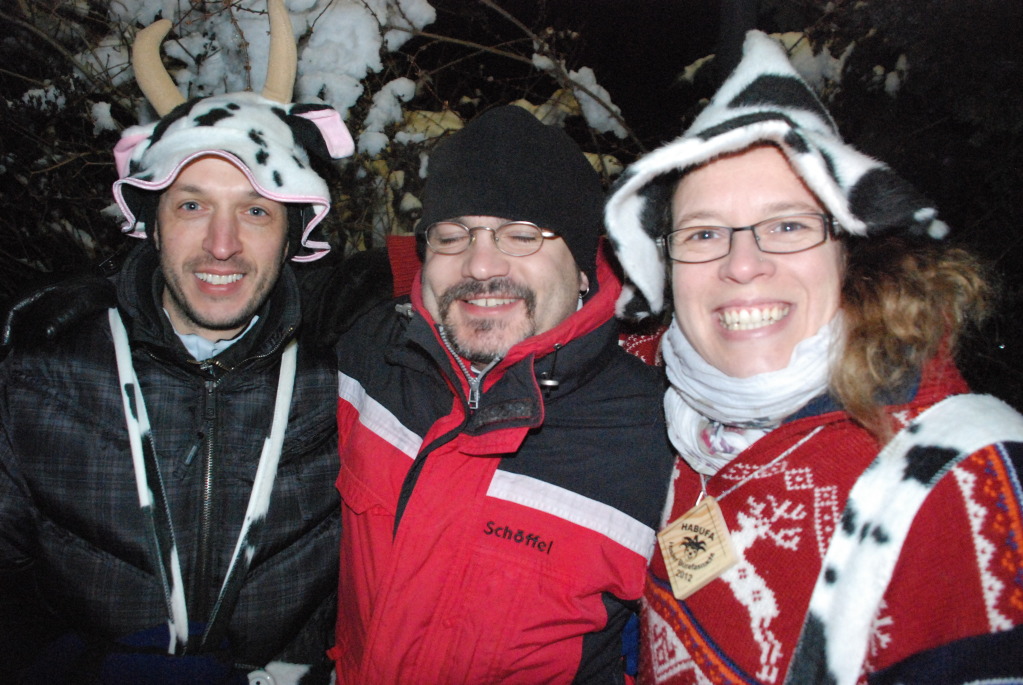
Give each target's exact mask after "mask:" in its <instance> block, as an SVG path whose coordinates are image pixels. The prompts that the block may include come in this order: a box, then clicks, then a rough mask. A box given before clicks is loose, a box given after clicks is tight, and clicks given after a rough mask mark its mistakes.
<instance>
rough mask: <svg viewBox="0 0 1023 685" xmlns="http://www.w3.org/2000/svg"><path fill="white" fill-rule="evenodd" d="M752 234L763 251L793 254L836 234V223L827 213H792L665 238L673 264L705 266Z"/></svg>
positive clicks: (692, 228)
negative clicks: (741, 237)
mask: <svg viewBox="0 0 1023 685" xmlns="http://www.w3.org/2000/svg"><path fill="white" fill-rule="evenodd" d="M739 231H753V238H754V239H755V240H756V243H757V247H758V248H759V249H760V251H761V252H767V253H769V254H791V253H793V252H803V251H804V250H810V249H813V248H815V247H817V246H819V245H823V244H824V243H825V242H827V240H828V237H829V236H832V237H833V236H834V235H835V220H834V219H833V218H832V217H830V216H828V215H827V214H792V215H789V216H778V217H774V218H772V219H764V220H763V221H758V222H757V223H755V224H753V225H752V226H741V227H738V228H732V227H729V226H687V227H686V228H679V229H676V230H674V231H671V232H670V233H668V235H666V236H665V237H664V246H665V250H666V251H667V253H668V257H669V258H670V259H671V260H672V261H676V262H683V263H685V264H702V263H703V262H713V261H714V260H716V259H721V258H723V257H725V256H726V255H728V253H729V252H731V251H732V236H733V235H734V234H736V233H738V232H739Z"/></svg>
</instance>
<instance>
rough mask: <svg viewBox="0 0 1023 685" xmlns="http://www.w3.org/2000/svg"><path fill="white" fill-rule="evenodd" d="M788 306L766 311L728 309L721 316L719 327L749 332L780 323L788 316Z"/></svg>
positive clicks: (769, 308)
mask: <svg viewBox="0 0 1023 685" xmlns="http://www.w3.org/2000/svg"><path fill="white" fill-rule="evenodd" d="M788 313H789V308H788V306H777V307H768V308H767V309H730V310H728V311H726V312H724V313H722V314H721V317H720V319H721V325H723V326H724V327H725V328H726V329H727V330H730V331H750V330H753V329H754V328H763V327H764V326H770V325H771V324H773V323H777V322H778V321H781V320H782V319H784V318H785V317H786V316H788Z"/></svg>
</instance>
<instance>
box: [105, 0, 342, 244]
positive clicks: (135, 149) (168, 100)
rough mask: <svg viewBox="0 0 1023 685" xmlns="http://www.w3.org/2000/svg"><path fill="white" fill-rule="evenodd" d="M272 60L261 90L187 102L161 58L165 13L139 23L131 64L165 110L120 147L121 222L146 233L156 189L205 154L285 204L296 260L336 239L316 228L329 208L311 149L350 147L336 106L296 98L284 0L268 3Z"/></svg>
mask: <svg viewBox="0 0 1023 685" xmlns="http://www.w3.org/2000/svg"><path fill="white" fill-rule="evenodd" d="M268 8H269V14H270V26H271V51H270V66H269V68H268V70H267V71H268V74H267V82H266V85H265V87H264V89H263V93H262V94H257V93H250V92H240V93H228V94H226V95H214V96H210V97H206V98H202V99H198V100H192V101H190V102H185V101H184V98H183V97H182V96H181V94H180V93H179V92H178V90H177V87H176V86H175V85H174V82H173V81H172V80H171V78H170V75H169V74H167V72H166V70H165V69H164V68H163V65H162V64H161V62H160V54H159V45H160V43H161V42H162V40H163V38H164V37H165V36H166V35H167V32H168V31H169V30H170V27H171V24H170V22H169V21H167V20H166V19H163V20H160V21H158V22H156V23H154V24H152V25H150V26H149V27H147V28H146V29H143V30H142V31H140V32H139V34H138V35H137V37H136V40H135V46H134V50H133V54H132V64H133V66H134V68H135V77H136V80H137V81H138V83H139V86H140V87H141V89H142V91H143V93H145V95H146V97H147V98H148V99H149V101H150V103H151V104H152V105H153V107H154V109H156V111H157V113H158V114H160V115H161V117H162V118H160V119H159V120H157V121H155V122H153V123H151V124H146V125H140V126H133V127H131V128H129V129H126V130H125V131H124V133H123V134H122V136H121V140H120V141H119V142H118V144H117V146H116V147H115V148H114V157H115V160H116V162H117V170H118V175H119V177H120V178H119V179H118V180H117V181H116V182H115V183H114V187H113V192H114V198H115V199H116V200H117V204H118V205H119V206H120V208H121V211H122V212H123V213H124V216H125V220H126V221H125V224H124V227H123V230H124V231H125V232H130V233H131V235H133V236H136V237H144V236H145V235H146V233H147V231H149V230H150V228H151V227H150V226H148V225H147V224H150V223H151V222H153V221H155V218H156V213H155V206H156V197H157V196H158V191H161V190H163V189H165V188H167V187H168V186H169V185H171V184H172V183H173V182H174V179H175V178H177V176H178V174H179V173H180V172H181V170H182V169H183V168H184V167H185V166H186V165H187V164H188V163H189V162H191V161H193V160H195V159H197V158H199V157H204V156H216V157H221V158H223V159H226V160H227V161H229V162H231V163H232V164H234V165H235V166H236V167H238V168H239V169H240V170H241V171H242V172H243V173H244V174H245V175H246V177H247V178H248V180H249V182H250V183H251V184H252V186H253V187H254V188H255V189H256V191H257V192H258V193H259V194H260V195H262V196H263V197H266V198H269V199H271V200H275V201H277V202H282V203H286V204H287V205H288V219H289V235H291V243H292V252H293V253H295V252H297V248H298V246H299V245H301V247H303V248H305V249H306V252H305V253H302V254H296V255H295V256H294V257H293V259H295V261H310V260H313V259H316V258H318V257H320V256H322V255H323V254H325V253H326V251H327V250H329V249H330V245H329V244H328V243H327V242H326V241H324V240H315V239H312V238H311V237H310V234H311V233H312V230H313V228H314V227H315V226H316V225H317V224H318V223H319V222H320V221H321V220H322V219H323V217H324V216H326V214H327V211H328V210H329V209H330V192H329V189H328V187H327V183H326V182H325V181H324V179H323V178H322V177H321V176H320V175H319V174H318V173H317V172H316V171H314V170H313V168H312V167H311V166H310V162H309V159H310V156H315V157H319V158H321V159H339V158H341V157H346V156H348V155H350V154H351V153H352V152H353V150H354V143H353V141H352V137H351V134H350V133H349V132H348V129H347V128H346V127H345V125H344V123H343V122H342V121H341V116H340V114H338V112H337V111H336V110H335V109H333V108H332V107H329V106H327V105H323V104H292V103H290V99H291V92H292V88H293V87H294V81H295V65H296V54H295V53H296V49H295V43H294V38H293V36H292V33H291V23H290V21H289V19H288V13H287V10H286V9H285V8H284V5H283V2H282V1H281V0H269V2H268Z"/></svg>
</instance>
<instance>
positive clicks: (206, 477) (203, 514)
mask: <svg viewBox="0 0 1023 685" xmlns="http://www.w3.org/2000/svg"><path fill="white" fill-rule="evenodd" d="M294 331H295V327H294V326H292V327H290V328H289V329H288V330H287V331H285V332H284V334H283V335H282V336H281V340H280V341H279V342H278V343H277V344H276V345H274V346H273V348H272V349H270V350H268V351H267V352H266V353H264V354H260V355H256V356H253V357H248V358H247V359H243V360H242V361H240V362H239V363H238V364H235V365H234V366H233V367H226V366H224V365H223V364H220V363H219V362H216V361H210V362H195V361H193V362H192V363H193V364H196V365H197V366H198V367H199V369H200V370H201V371H205V372H208V371H209V370H210V369H211V368H212V367H217V368H219V369H220V370H221V371H223V375H221V376H220V377H219V378H212V379H207V380H205V381H203V406H202V412H203V426H204V428H205V429H206V430H205V435H202V434H200V436H201V437H200V443H201V442H202V441H203V440H205V446H206V450H205V452H206V458H205V460H204V463H203V476H202V477H203V486H202V500H201V502H200V520H199V536H198V539H197V543H198V544H197V547H196V555H195V559H196V569H195V575H194V576H193V581H192V584H191V592H190V593H189V594H188V598H190V601H189V600H188V599H186V602H187V603H188V604H189V605H191V606H189V613H190V614H193V609H194V610H196V611H199V612H200V614H201V615H203V616H204V617H208V616H209V614H210V612H211V611H212V607H210V606H209V600H208V599H207V598H206V597H207V594H206V591H207V590H208V589H209V587H210V585H209V579H208V576H209V575H210V569H211V568H212V566H213V563H214V559H213V557H214V555H215V554H216V551H217V550H216V549H215V548H214V546H213V544H212V537H213V523H214V522H213V517H214V515H215V512H214V511H213V509H214V497H213V489H214V486H215V484H216V482H217V478H216V469H215V467H216V466H218V465H219V464H218V462H217V460H216V458H215V453H216V449H215V446H216V440H215V433H216V417H217V407H216V399H217V397H216V390H217V386H218V385H219V384H220V382H221V381H222V380H223V379H224V378H225V377H226V375H227V374H228V373H230V372H231V371H233V370H234V369H235V368H238V367H240V366H243V365H244V364H247V363H249V362H254V361H257V360H260V359H266V358H267V357H270V356H272V355H273V354H275V353H276V352H277V350H279V349H280V347H281V344H282V343H283V341H285V340H288V339H289V338H290V336H291V334H292V333H293V332H294ZM146 354H148V355H149V356H150V357H152V358H153V359H155V360H158V361H159V360H161V357H160V355H158V354H156V353H155V352H154V351H153V350H151V349H146ZM198 447H199V445H196V446H195V448H193V449H192V450H191V451H190V452H189V454H188V455H187V456H186V458H185V463H186V465H189V464H191V462H192V460H193V459H194V458H195V456H196V452H197V449H196V448H198ZM217 587H218V589H219V585H218V586H217ZM196 598H199V599H196ZM193 615H194V614H193ZM189 647H190V649H188V650H187V651H189V652H191V651H192V649H200V648H201V645H199V644H198V643H196V644H195V645H194V647H193V645H192V644H190V645H189Z"/></svg>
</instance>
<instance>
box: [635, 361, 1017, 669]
mask: <svg viewBox="0 0 1023 685" xmlns="http://www.w3.org/2000/svg"><path fill="white" fill-rule="evenodd" d="M967 391H968V390H967V387H966V384H965V382H964V381H963V379H962V377H961V376H960V375H959V373H958V371H956V369H955V367H954V366H953V365H952V363H951V362H949V361H947V360H938V361H935V362H932V363H931V364H930V365H929V366H928V367H927V368H926V369H925V372H924V375H923V378H922V380H921V385H920V389H919V391H918V393H917V396H916V398H915V399H914V400H913V401H912V402H910V403H908V404H906V405H902V406H898V407H892V408H891V410H892V414H893V416H894V417H895V418H896V419H897V420H898V421H901V422H903V423H905V422H908V420H910V419H911V418H913V417H914V416H916V415H917V414H919V413H920V412H922V411H923V410H925V409H927V408H928V407H930V406H932V405H933V404H934V403H936V402H938V401H940V400H941V399H944V398H945V397H947V396H948V395H951V394H956V393H962V392H967ZM814 431H817V432H816V433H813V432H814ZM801 441H802V442H801ZM797 445H798V446H797ZM794 446H795V448H794V449H793V447H794ZM1016 447H1018V445H1017V446H1016ZM879 449H880V446H879V445H878V444H877V442H876V441H875V440H874V439H873V438H871V437H870V435H869V434H868V433H867V432H866V431H865V430H863V429H862V428H860V427H858V426H857V425H855V424H854V423H853V422H852V421H851V420H850V419H849V417H848V416H847V415H846V414H845V413H843V412H830V413H827V414H823V415H820V416H814V417H809V418H804V419H799V420H796V421H792V422H790V423H788V424H785V425H783V426H782V427H780V428H778V429H775V430H774V431H772V432H771V433H769V434H768V435H767V436H765V437H764V438H762V439H761V440H759V441H758V442H756V443H755V444H754V445H753V446H751V447H750V448H749V449H747V450H746V452H744V453H743V454H741V455H740V456H739V457H738V458H737V459H736V460H735V461H733V462H732V463H731V464H729V465H728V466H727V467H726V468H724V469H722V470H721V471H720V472H718V473H717V474H716V475H715V476H713V477H712V478H709V479H708V480H707V484H706V488H707V492H708V493H709V494H710V495H713V496H714V497H716V498H717V499H718V501H719V504H720V506H721V509H722V511H723V513H724V516H725V520H726V522H727V524H728V528H729V531H730V532H731V536H732V540H733V543H734V546H735V548H736V551H737V553H738V556H739V559H740V561H739V564H738V565H737V566H735V567H733V568H732V569H730V570H729V571H727V572H726V573H725V574H724V575H723V576H722V577H721V578H718V579H716V580H714V581H712V582H711V583H710V584H709V585H707V586H706V587H704V588H703V589H701V590H699V591H697V592H696V593H695V594H694V595H692V596H691V597H689V598H688V599H687V600H686V601H684V602H679V601H677V600H676V599H675V598H674V597H673V595H672V593H671V587H670V585H669V584H668V582H667V580H666V577H667V574H666V572H665V568H664V563H663V559H662V557H661V554H660V550H659V549H658V550H656V551H655V553H654V559H653V564H652V566H651V570H650V574H649V576H648V582H647V588H646V595H645V599H644V611H643V620H642V640H641V645H642V647H641V650H642V651H641V659H640V662H641V663H640V669H641V671H640V682H647V683H652V682H657V683H706V682H710V683H782V682H784V680H785V674H786V672H787V669H788V666H789V662H790V660H791V658H792V652H793V649H794V648H795V646H796V643H797V640H798V639H799V634H800V630H801V628H802V626H803V622H804V619H805V617H806V613H807V606H808V602H809V599H810V594H811V592H812V591H813V588H814V584H815V582H816V580H817V577H818V574H819V572H820V569H821V560H822V558H823V556H824V553H825V551H826V549H827V546H828V544H829V541H830V540H831V537H832V534H833V532H834V530H835V526H836V524H838V522H839V517H840V516H841V513H842V510H843V508H844V506H845V503H846V499H847V496H848V493H849V489H850V488H851V487H852V485H853V483H854V482H855V481H856V479H857V477H858V476H859V475H860V474H861V472H862V471H863V470H864V469H865V468H866V467H867V465H868V464H870V463H871V461H873V459H874V458H875V457H876V456H877V453H878V451H879ZM789 450H791V452H790V453H788V454H787V455H785V453H786V452H787V451H789ZM783 455H784V456H783ZM699 493H700V479H699V477H698V476H697V474H695V473H694V472H693V471H692V470H690V469H689V467H688V466H687V465H686V464H685V463H683V462H681V461H680V462H679V463H678V466H677V471H676V478H675V481H674V499H673V503H672V506H671V513H670V516H669V517H668V519H667V521H673V520H675V519H676V518H677V517H678V516H680V515H681V514H683V513H685V512H686V511H688V510H689V509H690V508H691V507H692V506H693V505H694V504H695V503H696V501H697V497H698V495H699ZM1020 540H1023V510H1021V502H1020V492H1019V476H1018V474H1017V473H1016V472H1015V471H1014V470H1013V469H1012V466H1011V464H1010V463H1009V460H1008V459H1007V458H1006V454H1005V452H1004V448H1002V447H1001V446H989V447H987V448H984V449H982V450H980V451H978V452H976V453H974V454H973V455H972V456H969V457H967V458H966V459H965V460H964V461H962V462H961V463H960V464H959V465H958V466H956V467H955V468H953V469H952V471H951V472H950V473H949V474H948V475H946V476H945V477H944V478H943V479H942V480H941V481H940V482H939V483H938V484H937V485H936V486H935V487H934V490H933V491H932V492H931V494H930V496H929V497H928V498H927V500H926V501H925V503H924V505H923V507H922V508H921V509H920V511H919V513H918V515H917V517H916V519H915V520H914V522H913V525H912V528H911V529H910V532H909V537H908V538H907V540H906V543H905V545H904V547H903V550H902V554H901V556H900V558H899V561H898V563H897V565H896V568H895V571H894V575H893V576H892V579H891V583H890V585H889V586H888V590H887V592H886V594H885V596H884V602H883V604H882V607H881V610H880V612H879V613H878V615H876V617H875V620H874V625H873V628H872V631H871V632H872V635H871V640H870V648H869V651H868V655H867V661H866V663H865V664H864V673H871V672H873V671H876V670H879V669H881V668H884V667H886V666H889V665H891V664H894V663H897V662H899V661H900V660H902V659H904V658H906V657H907V656H909V655H912V654H915V653H917V652H920V651H922V650H925V649H929V648H932V647H936V646H939V645H944V644H946V643H949V642H951V641H954V640H957V639H959V638H963V637H967V636H971V635H981V634H984V633H995V632H999V631H1004V630H1007V629H1009V628H1011V627H1013V626H1016V625H1020V624H1023V583H1021V582H1020V581H1021V578H1020V575H1021V569H1023V550H1021V549H1020V545H1019V544H1018V542H1019V541H1020ZM1013 541H1015V542H1016V544H1013ZM864 680H865V678H864V677H862V676H861V681H864Z"/></svg>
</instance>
